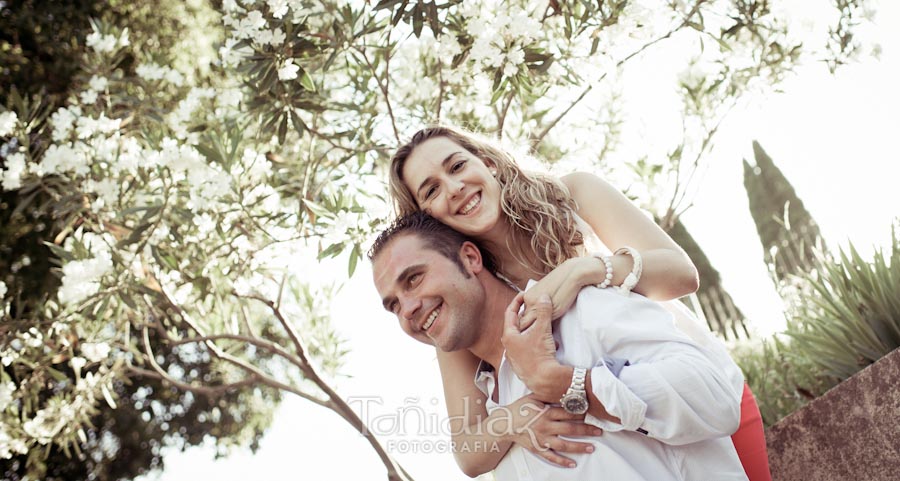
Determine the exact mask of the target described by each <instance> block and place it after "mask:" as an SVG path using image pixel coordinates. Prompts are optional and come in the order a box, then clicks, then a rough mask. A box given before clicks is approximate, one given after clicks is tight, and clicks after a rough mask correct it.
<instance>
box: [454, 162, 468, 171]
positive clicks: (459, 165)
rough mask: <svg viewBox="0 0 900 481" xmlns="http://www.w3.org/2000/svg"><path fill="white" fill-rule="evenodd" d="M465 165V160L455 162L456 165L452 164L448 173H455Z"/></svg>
mask: <svg viewBox="0 0 900 481" xmlns="http://www.w3.org/2000/svg"><path fill="white" fill-rule="evenodd" d="M465 164H466V161H465V160H460V161H459V162H457V163H455V164H453V165H452V166H450V172H456V171H458V170H460V169H462V168H463V165H465Z"/></svg>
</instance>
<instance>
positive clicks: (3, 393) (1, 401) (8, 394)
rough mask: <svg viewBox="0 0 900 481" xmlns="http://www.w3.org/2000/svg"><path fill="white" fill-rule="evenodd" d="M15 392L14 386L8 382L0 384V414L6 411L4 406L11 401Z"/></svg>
mask: <svg viewBox="0 0 900 481" xmlns="http://www.w3.org/2000/svg"><path fill="white" fill-rule="evenodd" d="M14 392H16V385H15V384H13V383H11V382H8V383H6V384H0V413H2V412H3V411H4V410H6V406H8V405H9V403H11V402H12V400H13V393H14Z"/></svg>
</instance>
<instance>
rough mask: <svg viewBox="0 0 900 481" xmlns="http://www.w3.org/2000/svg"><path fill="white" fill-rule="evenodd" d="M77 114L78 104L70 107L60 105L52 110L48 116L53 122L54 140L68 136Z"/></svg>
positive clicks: (79, 109)
mask: <svg viewBox="0 0 900 481" xmlns="http://www.w3.org/2000/svg"><path fill="white" fill-rule="evenodd" d="M79 115H81V108H79V107H78V106H74V107H72V108H70V109H67V108H65V107H62V108H60V109H59V110H57V111H56V112H53V115H52V116H51V117H50V123H51V124H53V141H54V142H62V141H63V140H65V139H66V138H68V136H69V133H70V132H71V131H72V125H74V124H75V120H76V119H77V118H78V116H79Z"/></svg>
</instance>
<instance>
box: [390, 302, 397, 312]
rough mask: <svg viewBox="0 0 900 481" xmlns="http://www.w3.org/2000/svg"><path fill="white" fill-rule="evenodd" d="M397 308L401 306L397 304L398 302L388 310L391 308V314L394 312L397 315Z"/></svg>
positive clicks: (393, 303) (392, 304)
mask: <svg viewBox="0 0 900 481" xmlns="http://www.w3.org/2000/svg"><path fill="white" fill-rule="evenodd" d="M397 306H399V304H397V303H396V302H392V303H391V305H390V306H388V308H390V310H391V312H393V313H394V314H396V313H397Z"/></svg>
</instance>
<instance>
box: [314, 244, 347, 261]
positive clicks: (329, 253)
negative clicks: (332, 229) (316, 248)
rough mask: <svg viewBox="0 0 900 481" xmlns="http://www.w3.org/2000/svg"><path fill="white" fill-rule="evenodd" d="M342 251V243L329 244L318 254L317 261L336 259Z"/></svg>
mask: <svg viewBox="0 0 900 481" xmlns="http://www.w3.org/2000/svg"><path fill="white" fill-rule="evenodd" d="M343 251H344V243H343V242H338V243H336V244H331V245H330V246H328V248H327V249H325V250H323V251H322V252H320V253H319V257H318V259H320V260H321V259H324V258H326V257H337V256H338V255H339V254H340V253H341V252H343Z"/></svg>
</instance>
